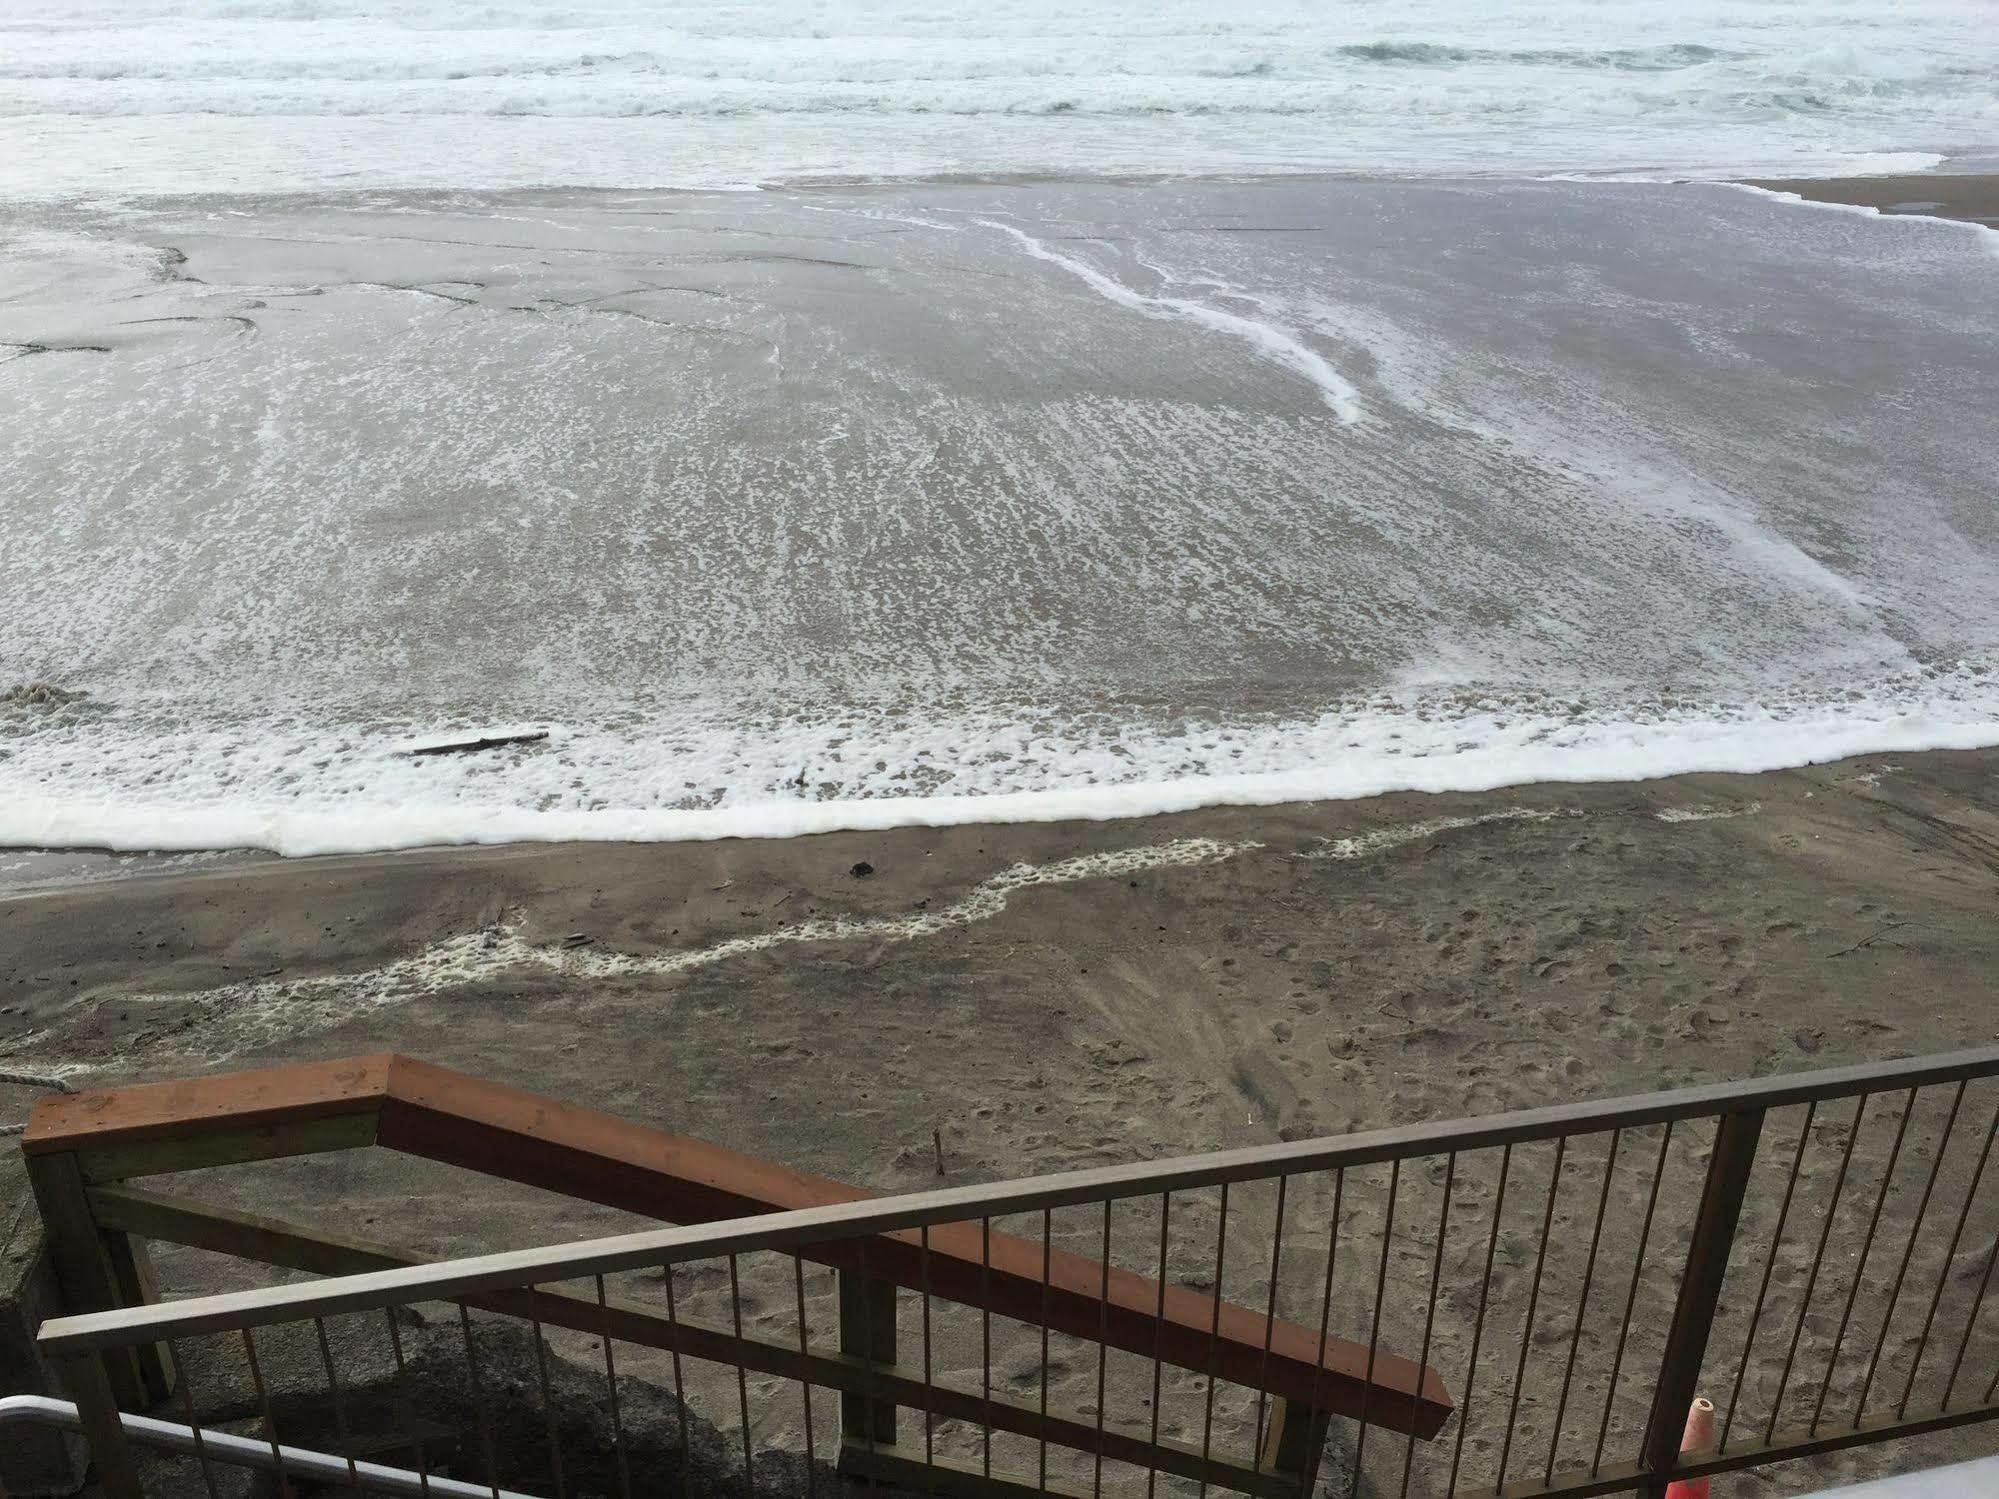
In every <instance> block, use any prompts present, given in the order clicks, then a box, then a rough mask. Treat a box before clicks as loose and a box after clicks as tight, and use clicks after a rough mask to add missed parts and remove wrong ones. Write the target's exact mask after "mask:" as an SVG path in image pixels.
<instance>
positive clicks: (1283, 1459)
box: [1256, 1395, 1333, 1495]
mask: <svg viewBox="0 0 1999 1499" xmlns="http://www.w3.org/2000/svg"><path fill="white" fill-rule="evenodd" d="M1332 1420H1333V1418H1332V1417H1331V1416H1330V1415H1328V1414H1327V1413H1326V1412H1324V1411H1316V1410H1313V1409H1312V1408H1311V1407H1310V1406H1309V1405H1302V1404H1299V1403H1298V1402H1296V1401H1292V1400H1286V1399H1285V1398H1284V1397H1283V1396H1281V1395H1279V1396H1276V1397H1274V1398H1273V1399H1272V1400H1271V1402H1270V1422H1269V1424H1268V1425H1267V1426H1266V1427H1265V1428H1264V1432H1263V1450H1262V1451H1261V1452H1259V1453H1258V1454H1257V1458H1256V1465H1257V1466H1258V1467H1259V1468H1262V1469H1263V1470H1264V1471H1266V1472H1270V1473H1281V1474H1283V1475H1284V1476H1285V1477H1286V1478H1290V1479H1295V1480H1296V1481H1297V1484H1298V1492H1299V1494H1300V1495H1305V1494H1309V1493H1311V1492H1312V1486H1313V1484H1314V1483H1315V1482H1316V1481H1317V1480H1318V1476H1319V1457H1320V1454H1322V1453H1323V1452H1324V1451H1325V1450H1326V1430H1327V1428H1328V1427H1330V1426H1331V1425H1332Z"/></svg>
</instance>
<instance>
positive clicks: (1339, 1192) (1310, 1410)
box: [1298, 1166, 1347, 1499]
mask: <svg viewBox="0 0 1999 1499" xmlns="http://www.w3.org/2000/svg"><path fill="white" fill-rule="evenodd" d="M1346 1186H1347V1172H1346V1167H1344V1166H1336V1167H1334V1168H1333V1222H1332V1227H1331V1228H1330V1229H1329V1230H1327V1233H1326V1290H1325V1294H1324V1296H1323V1297H1321V1298H1320V1301H1319V1356H1318V1358H1317V1359H1315V1360H1314V1361H1313V1363H1312V1398H1311V1400H1310V1401H1309V1402H1308V1403H1307V1405H1306V1412H1307V1416H1308V1419H1311V1420H1317V1419H1318V1418H1319V1377H1320V1375H1322V1374H1323V1373H1324V1372H1325V1368H1326V1342H1327V1334H1328V1333H1329V1332H1330V1331H1331V1329H1332V1325H1333V1267H1334V1266H1335V1265H1337V1264H1338V1263H1339V1255H1340V1208H1341V1205H1342V1200H1343V1199H1344V1197H1345V1195H1346ZM1323 1440H1324V1439H1323V1436H1322V1437H1321V1443H1322V1445H1323ZM1320 1455H1321V1454H1320V1452H1318V1451H1314V1452H1312V1453H1311V1455H1310V1457H1309V1459H1308V1460H1307V1461H1306V1462H1304V1463H1302V1464H1300V1472H1299V1475H1298V1499H1307V1493H1308V1491H1309V1489H1310V1488H1311V1484H1312V1474H1313V1472H1314V1470H1315V1469H1316V1467H1317V1465H1318V1462H1319V1459H1320Z"/></svg>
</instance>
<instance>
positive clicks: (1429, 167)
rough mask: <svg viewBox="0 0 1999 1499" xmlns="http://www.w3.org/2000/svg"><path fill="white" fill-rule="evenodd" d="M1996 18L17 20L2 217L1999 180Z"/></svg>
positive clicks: (326, 5)
mask: <svg viewBox="0 0 1999 1499" xmlns="http://www.w3.org/2000/svg"><path fill="white" fill-rule="evenodd" d="M1990 20H1991V17H1990V13H1989V10H1987V9H1986V8H1985V7H1983V6H1981V5H1980V4H1978V3H1977V0H1895V3H1886V0H1811V3H1806V4H1794V5H1792V4H1774V3H1763V4H1756V3H1749V4H1741V5H1730V6H1723V5H1719V4H1715V3H1712V0H1662V3H1658V4H1648V5H1626V6H1605V5H1597V4H1592V3H1588V0H1554V3H1551V4H1546V5H1541V6H1536V7H1533V8H1530V9H1526V10H1522V9H1521V8H1519V7H1510V6H1500V5H1490V4H1484V3H1480V0H1422V3H1416V4H1409V3H1391V0H1354V3H1349V4H1344V5H1340V6H1300V5H1297V4H1293V3H1291V0H1230V3H1226V4H1224V3H1222V0H1189V3H1183V4H1178V5H1171V6H1163V7H1162V6H1159V5H1155V4H1151V3H1147V0H1070V3H1062V4H1056V3H1054V0H1026V3H1022V4H1019V5H1013V6H1000V7H995V6H970V5H959V6H948V7H942V8H940V7H935V6H922V5H918V4H916V3H914V0H832V3H825V4H820V3H807V0H775V3H771V4H767V5H760V6H749V7H730V8H723V9H717V8H716V7H713V6H705V5H695V4H692V3H690V0H665V3H659V0H593V3H592V4H590V5H588V6H575V7H555V8H551V7H549V6H547V5H544V4H541V3H539V0H437V3H431V4H422V5H418V4H413V3H405V4H382V3H373V0H371V3H361V0H211V3H208V4H197V5H192V6H186V5H178V4H172V5H169V4H165V3H163V0H95V3H83V0H13V3H12V4H10V5H9V6H8V7H7V8H6V11H5V15H4V17H0V193H6V194H27V195H36V196H43V195H49V194H71V193H93V192H117V193H142V192H172V191H189V190H193V191H219V190H227V189H230V188H238V189H242V190H246V191H261V192H271V191H284V190H289V189H296V188H351V187H383V186H412V185H414V186H458V187H503V186H524V185H533V184H541V183H569V184H581V183H592V184H604V185H620V186H623V185H640V184H647V185H679V186H685V185H713V184H716V183H718V182H738V181H745V180H766V181H768V180H773V179H781V178H787V177H796V176H800V175H818V174H841V175H851V174H860V175H868V176H906V175H911V174H926V173H938V172H960V171H980V172H1008V171H1016V172H1017V171H1027V172H1070V173H1074V172H1102V171H1121V172H1128V171H1160V170H1165V171H1189V170H1194V171H1215V170H1220V171H1240V170H1254V169H1259V168H1263V169H1273V168H1274V169H1279V170H1290V169H1296V168H1301V167H1334V168H1340V169H1358V170H1396V171H1407V170H1417V171H1436V170H1466V169H1470V170H1509V171H1511V170H1533V169H1539V170H1554V169H1564V168H1567V169H1579V170H1587V171H1605V170H1626V169H1632V168H1640V169H1643V170H1646V171H1649V172H1653V173H1655V174H1657V173H1667V172H1727V171H1737V170H1739V171H1749V170H1756V171H1761V172H1764V173H1766V174H1772V175H1774V174H1778V173H1782V172H1787V171H1788V172H1796V173H1811V172H1817V171H1834V170H1845V171H1853V170H1860V169H1863V168H1864V167H1865V166H1866V165H1867V164H1869V162H1870V161H1873V160H1878V159H1880V158H1881V154H1882V153H1901V155H1902V159H1904V160H1907V159H1909V153H1914V152H1935V151H1938V150H1957V151H1989V150H1990V149H1991V147H1992V146H1993V144H1994V142H1995V139H1999V124H1995V118H1994V115H1993V111H1992V101H1991V78H1992V76H1993V74H1994V72H1995V70H1999V40H1995V28H1993V27H1992V26H1991V25H1990ZM419 120H420V121H422V124H421V125H420V126H418V125H416V124H415V123H414V122H416V121H419Z"/></svg>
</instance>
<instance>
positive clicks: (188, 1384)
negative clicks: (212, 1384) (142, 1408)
mask: <svg viewBox="0 0 1999 1499" xmlns="http://www.w3.org/2000/svg"><path fill="white" fill-rule="evenodd" d="M167 1367H168V1369H169V1370H170V1371H171V1373H172V1376H173V1382H174V1383H175V1384H177V1385H179V1386H180V1403H181V1409H182V1410H184V1411H186V1412H187V1428H188V1430H189V1431H191V1432H193V1433H194V1456H195V1461H197V1462H199V1463H200V1464H201V1481H202V1483H203V1485H204V1486H206V1488H207V1489H208V1499H218V1496H217V1494H216V1492H215V1466H214V1464H212V1463H210V1462H209V1460H208V1443H207V1441H206V1440H205V1439H204V1438H203V1436H202V1434H201V1419H200V1417H198V1416H196V1415H195V1413H194V1381H192V1380H191V1379H189V1378H188V1377H187V1360H186V1359H184V1358H182V1357H181V1356H180V1344H179V1343H177V1342H175V1341H174V1340H173V1339H172V1338H168V1339H167Z"/></svg>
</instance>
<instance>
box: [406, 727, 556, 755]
mask: <svg viewBox="0 0 1999 1499" xmlns="http://www.w3.org/2000/svg"><path fill="white" fill-rule="evenodd" d="M547 737H548V730H546V729H543V730H541V731H540V732H538V733H534V734H499V735H496V736H494V737H493V738H491V739H460V740H456V741H454V742H453V743H451V744H426V745H424V746H422V747H421V748H419V749H413V750H411V751H410V753H411V754H412V755H469V754H471V753H472V752H473V751H474V750H489V749H499V748H500V747H501V746H502V745H507V744H536V743H539V742H540V741H541V740H543V739H546V738H547Z"/></svg>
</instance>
